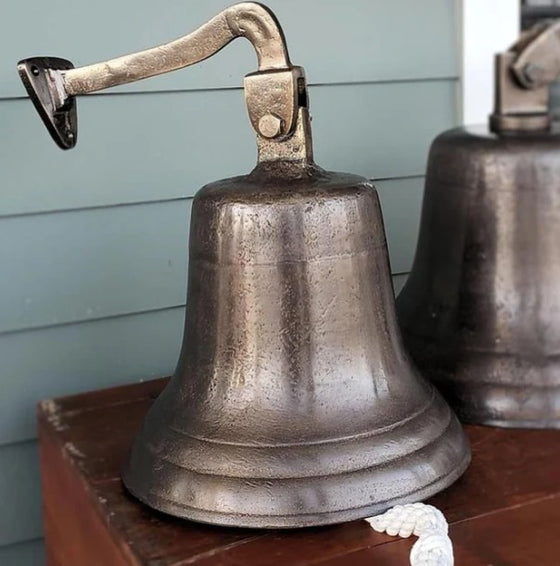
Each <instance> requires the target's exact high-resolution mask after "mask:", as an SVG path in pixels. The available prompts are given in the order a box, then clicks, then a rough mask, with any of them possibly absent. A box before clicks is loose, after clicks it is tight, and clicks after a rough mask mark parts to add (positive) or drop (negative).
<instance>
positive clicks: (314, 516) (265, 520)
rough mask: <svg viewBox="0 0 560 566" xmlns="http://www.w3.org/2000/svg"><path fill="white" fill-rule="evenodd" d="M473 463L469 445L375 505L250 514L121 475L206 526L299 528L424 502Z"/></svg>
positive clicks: (157, 503)
mask: <svg viewBox="0 0 560 566" xmlns="http://www.w3.org/2000/svg"><path fill="white" fill-rule="evenodd" d="M470 463H471V451H470V449H468V448H467V450H466V451H465V453H464V454H463V458H462V459H461V461H460V462H459V463H458V464H456V465H455V466H454V467H453V468H452V469H451V471H450V472H448V473H447V474H446V475H444V476H442V477H439V478H437V479H435V480H434V481H433V482H431V483H429V484H427V485H425V486H422V487H421V488H419V489H416V490H412V491H410V492H408V493H406V494H403V495H399V496H398V497H394V498H390V499H387V500H385V501H381V502H377V503H375V504H371V505H364V506H361V507H354V508H351V509H344V510H336V511H325V512H321V513H301V512H298V513H293V514H289V515H249V514H234V513H231V512H220V511H207V510H203V509H200V508H197V507H192V506H189V505H184V504H178V503H176V502H174V501H172V500H171V499H167V498H164V497H161V496H157V495H154V494H150V496H149V497H143V496H142V495H141V494H139V493H137V491H136V490H134V488H132V486H131V485H130V484H129V483H128V482H127V479H126V474H123V476H122V483H123V485H124V487H125V488H126V490H127V491H128V492H129V493H130V494H131V495H132V496H133V497H134V498H135V499H137V500H138V501H139V502H141V503H142V504H143V505H147V506H148V507H150V508H152V509H155V510H156V511H158V512H160V513H163V514H164V515H167V516H169V517H175V518H179V519H185V520H189V521H194V522H197V523H202V524H206V525H214V526H219V527H233V528H240V529H297V528H305V527H319V526H327V525H337V524H341V523H346V522H349V521H355V520H359V519H365V518H367V517H371V516H374V515H377V514H379V513H383V512H384V511H386V510H387V509H390V508H392V507H394V506H395V505H401V504H405V503H417V502H419V501H425V500H426V499H428V498H430V497H432V496H434V495H436V494H437V493H439V492H440V491H442V490H444V489H446V488H448V487H450V486H451V485H452V484H454V483H455V482H456V481H457V480H458V479H459V478H460V477H461V476H462V475H463V474H464V472H465V471H466V469H467V468H468V467H469V465H470Z"/></svg>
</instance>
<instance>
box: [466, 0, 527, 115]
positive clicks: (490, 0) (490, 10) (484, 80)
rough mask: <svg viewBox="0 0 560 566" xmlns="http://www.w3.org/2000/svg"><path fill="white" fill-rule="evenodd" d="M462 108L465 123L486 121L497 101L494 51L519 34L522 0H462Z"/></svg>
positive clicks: (510, 41) (506, 44) (501, 48)
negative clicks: (495, 94)
mask: <svg viewBox="0 0 560 566" xmlns="http://www.w3.org/2000/svg"><path fill="white" fill-rule="evenodd" d="M458 2H459V10H458V13H459V18H460V22H459V29H460V32H461V33H460V38H459V41H460V47H459V53H460V58H461V61H460V73H461V74H460V78H459V108H460V110H461V122H462V123H463V124H479V123H484V122H486V121H487V119H488V115H489V114H490V112H491V111H492V108H493V103H494V55H495V54H496V53H499V52H501V51H505V50H506V49H507V48H508V47H509V46H510V45H511V44H512V43H513V42H514V41H515V40H516V39H517V37H518V35H519V29H520V11H521V7H520V4H521V2H520V0H458Z"/></svg>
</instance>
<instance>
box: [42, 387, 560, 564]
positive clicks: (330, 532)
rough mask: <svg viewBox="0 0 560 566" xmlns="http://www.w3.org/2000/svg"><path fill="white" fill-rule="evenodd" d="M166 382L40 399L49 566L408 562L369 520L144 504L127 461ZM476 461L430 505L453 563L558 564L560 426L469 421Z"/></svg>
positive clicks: (403, 550) (403, 545)
mask: <svg viewBox="0 0 560 566" xmlns="http://www.w3.org/2000/svg"><path fill="white" fill-rule="evenodd" d="M164 384H165V380H163V379H160V380H155V381H151V382H147V383H142V384H137V385H131V386H125V387H118V388H114V389H108V390H104V391H97V392H94V393H88V394H84V395H77V396H73V397H66V398H61V399H55V400H50V401H44V402H42V403H41V404H40V405H39V435H40V449H41V465H42V482H43V496H44V517H45V533H46V544H47V556H48V565H49V566H139V565H142V566H148V565H149V566H187V565H190V564H196V565H197V566H210V565H212V566H220V565H230V566H265V565H282V564H286V565H290V566H302V565H308V564H314V565H316V564H321V565H323V566H326V565H329V566H335V565H337V566H342V565H345V566H346V565H352V566H354V565H355V566H360V565H364V566H365V565H368V566H372V565H378V566H407V565H408V553H409V550H410V547H411V545H412V543H413V542H414V540H416V539H415V538H414V537H413V539H410V540H403V539H398V538H392V537H389V536H386V535H381V534H378V533H376V532H374V531H373V530H372V529H371V528H370V527H369V526H368V524H367V523H366V522H365V521H354V522H352V523H347V524H343V525H338V526H331V527H322V528H313V529H302V530H297V531H256V530H242V529H232V528H220V527H209V526H205V525H199V524H196V523H190V522H188V521H182V520H177V519H173V518H170V517H167V516H164V515H162V514H159V513H156V512H153V511H151V510H150V509H148V508H147V507H145V506H143V505H142V504H140V503H137V502H136V501H135V500H134V499H132V498H131V497H130V496H128V494H127V493H126V492H125V491H124V489H123V487H122V485H121V482H120V479H119V470H120V469H121V466H122V464H123V461H124V459H125V458H126V454H127V450H128V448H129V446H130V444H131V441H132V438H133V437H134V435H135V433H136V431H137V429H138V427H139V425H140V422H141V421H142V418H143V416H144V414H145V413H146V410H147V409H148V407H149V406H150V404H151V403H152V401H153V399H154V398H155V397H156V396H157V395H158V394H159V392H160V391H161V389H162V388H163V386H164ZM468 433H469V436H470V439H471V442H472V448H473V463H472V465H471V467H470V468H469V470H468V471H467V473H466V474H465V475H464V476H463V478H461V479H460V480H459V481H458V482H457V483H456V484H455V485H454V486H452V487H451V488H450V489H448V490H447V491H445V492H444V493H441V494H440V495H438V496H436V497H434V498H433V499H432V500H431V501H430V503H433V504H434V505H436V506H437V507H439V508H440V509H441V510H442V511H443V512H444V513H445V515H446V517H447V519H448V521H449V522H450V524H451V528H450V535H451V537H452V540H453V543H454V546H455V561H456V565H457V566H474V565H477V566H504V565H515V566H525V565H526V566H558V565H560V431H519V430H500V429H493V428H483V427H468Z"/></svg>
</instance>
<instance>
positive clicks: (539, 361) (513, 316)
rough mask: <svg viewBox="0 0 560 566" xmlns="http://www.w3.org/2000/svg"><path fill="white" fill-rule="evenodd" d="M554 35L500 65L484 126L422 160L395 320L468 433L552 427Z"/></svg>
mask: <svg viewBox="0 0 560 566" xmlns="http://www.w3.org/2000/svg"><path fill="white" fill-rule="evenodd" d="M559 32H560V24H555V25H554V26H550V25H549V24H548V25H547V26H544V27H543V26H537V27H536V28H534V29H532V30H531V31H529V32H528V33H527V34H526V35H523V36H522V38H521V39H520V40H519V41H518V42H517V43H516V44H515V45H514V46H513V47H512V48H511V49H510V50H509V51H508V52H506V53H504V54H502V55H499V56H498V57H497V59H496V79H497V80H496V111H495V113H494V114H493V115H492V116H491V120H490V127H484V126H481V127H478V128H466V129H465V128H459V129H455V130H451V131H448V132H445V133H443V134H442V135H440V136H439V137H438V138H436V140H435V141H434V142H433V145H432V147H431V150H430V155H429V161H428V171H427V177H426V187H425V195H424V204H423V211H422V220H421V228H420V235H419V241H418V247H417V251H416V257H415V260H414V265H413V268H412V272H411V274H410V277H409V279H408V281H407V283H406V285H405V287H404V288H403V290H402V292H401V293H400V295H399V297H398V300H397V311H398V316H399V322H400V325H401V329H402V331H403V335H404V339H405V343H406V346H407V348H408V350H409V352H410V353H411V355H412V357H413V359H414V361H415V362H416V364H417V365H418V366H419V368H420V369H421V370H422V372H423V373H424V374H425V375H426V376H428V377H430V378H432V379H433V380H434V381H435V383H436V384H437V385H438V387H439V388H440V389H441V391H442V392H443V393H444V395H445V396H446V397H447V399H448V400H449V401H450V403H451V404H452V406H453V407H454V408H455V409H456V410H457V412H458V414H459V416H460V417H461V418H462V419H464V420H465V421H468V422H472V423H481V424H489V425H497V426H516V427H553V428H558V427H560V357H559V353H560V293H559V288H560V253H559V247H558V246H559V243H560V136H559V135H558V133H556V132H555V131H553V129H551V128H550V124H549V118H548V112H547V99H548V83H550V81H551V80H552V79H553V78H554V77H555V76H557V75H558V73H559V71H560V69H559V68H558V67H557V65H558V59H557V58H555V52H556V53H557V52H558V47H559V46H558V33H559ZM555 66H556V68H555Z"/></svg>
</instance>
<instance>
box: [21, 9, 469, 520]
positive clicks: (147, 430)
mask: <svg viewBox="0 0 560 566" xmlns="http://www.w3.org/2000/svg"><path fill="white" fill-rule="evenodd" d="M238 36H244V37H246V38H248V39H249V40H250V41H251V43H252V44H253V45H254V47H255V49H256V51H257V56H258V61H259V70H258V72H256V73H253V74H251V75H248V76H247V77H246V78H245V97H246V101H247V106H248V111H249V117H250V120H251V124H252V125H253V127H254V129H255V131H256V133H257V145H258V165H257V166H256V168H255V169H254V170H253V172H252V173H250V174H249V175H245V176H242V177H236V178H233V179H226V180H223V181H219V182H216V183H212V184H210V185H207V186H205V187H204V188H202V189H201V190H200V191H199V192H198V193H197V195H196V196H195V198H194V202H193V208H192V223H191V235H190V254H189V280H188V292H187V315H186V322H185V331H184V339H183V348H182V352H181V356H180V360H179V363H178V366H177V369H176V371H175V374H174V376H173V378H172V379H171V381H170V383H169V384H168V386H167V387H166V389H165V390H164V392H163V393H162V394H161V396H160V397H159V398H158V399H157V400H156V402H155V403H154V405H153V406H152V408H151V410H150V411H149V413H148V415H147V417H146V419H145V421H144V424H143V426H142V429H141V431H140V432H139V434H138V436H137V438H136V441H135V443H134V446H133V448H132V452H131V456H130V460H129V462H128V464H127V466H126V469H125V471H124V475H123V480H124V484H125V485H126V487H127V488H128V489H129V490H130V492H131V493H132V494H134V495H135V496H136V497H137V498H138V499H140V500H141V501H143V502H145V503H147V504H148V505H149V506H151V507H154V508H156V509H158V510H161V511H163V512H165V513H169V514H172V515H176V516H180V517H186V518H189V519H193V520H196V521H201V522H208V523H215V524H220V525H233V526H244V527H263V528H271V527H303V526H309V525H321V524H328V523H337V522H342V521H347V520H350V519H355V518H359V517H365V516H368V515H372V514H374V513H377V512H379V511H382V510H384V509H386V508H388V507H391V506H392V505H394V504H396V503H400V502H406V501H417V500H419V499H423V498H425V497H428V496H429V495H432V494H433V493H435V492H437V491H439V490H441V489H442V488H444V487H446V486H448V485H449V484H451V483H452V482H453V481H454V480H455V479H457V478H458V477H459V475H460V474H461V473H462V472H463V471H464V469H465V468H466V466H467V464H468V462H469V459H470V452H469V448H468V444H467V441H466V438H465V435H464V432H463V430H462V428H461V426H460V424H459V422H458V420H457V419H456V417H455V415H454V414H453V413H452V412H451V410H450V409H449V407H448V406H447V404H446V403H445V402H444V401H443V399H442V398H441V397H440V395H439V394H438V393H437V392H436V390H435V388H434V387H433V386H432V385H431V384H430V383H429V382H428V381H426V380H424V379H423V378H421V377H419V376H418V374H417V372H416V370H415V369H414V368H413V367H412V366H411V364H410V362H409V359H408V357H407V355H406V354H405V352H404V350H403V348H402V345H401V338H400V335H399V331H398V328H397V321H396V314H395V310H394V298H393V289H392V284H391V277H390V269H389V263H388V256H387V248H386V243H385V234H384V229H383V222H382V217H381V211H380V208H379V202H378V198H377V194H376V191H375V189H374V187H373V186H372V185H371V184H370V183H369V182H368V181H366V180H365V179H363V178H361V177H357V176H354V175H348V174H340V173H330V172H327V171H324V170H323V169H321V168H320V167H318V166H316V165H315V164H314V162H313V158H312V148H311V135H310V124H309V114H308V108H307V87H306V83H305V77H304V73H303V70H302V69H301V68H300V67H295V66H292V64H291V63H290V60H289V58H288V53H287V50H286V46H285V43H284V38H283V34H282V31H281V29H280V27H279V25H278V23H277V21H276V19H275V18H274V16H273V15H272V14H271V13H270V12H269V11H268V10H267V9H266V8H265V7H263V6H261V5H259V4H254V3H242V4H238V5H235V6H232V7H231V8H229V9H226V10H225V11H223V12H222V13H220V14H219V15H217V16H216V17H215V18H214V19H212V20H211V21H210V22H208V23H207V24H205V25H203V26H202V27H201V28H199V29H198V30H197V31H195V32H194V33H192V34H191V35H189V36H185V37H184V38H182V39H179V40H177V41H175V42H173V43H171V44H168V45H166V46H162V47H159V48H156V49H150V50H147V51H144V52H142V53H138V54H133V55H129V56H126V57H122V58H120V59H116V60H114V61H109V62H105V63H101V64H97V65H92V66H90V67H85V68H80V69H73V68H72V67H71V65H70V64H69V63H68V62H66V61H61V60H53V59H31V60H25V61H23V62H21V63H20V67H19V68H20V73H21V75H22V78H23V80H24V82H25V84H26V85H27V87H28V90H29V93H30V95H31V97H32V98H33V99H34V101H35V104H36V105H37V106H38V108H39V110H40V112H41V114H42V116H43V118H44V119H45V121H46V123H47V125H48V126H49V129H50V130H51V132H52V133H53V135H54V137H55V139H56V140H57V142H58V143H59V144H60V145H61V146H62V147H70V146H72V145H73V144H74V143H75V140H76V131H75V124H76V121H75V114H74V113H75V100H74V96H75V95H77V94H83V93H86V92H90V91H92V90H98V89H101V88H105V87H107V86H113V85H116V84H121V83H123V82H126V81H131V80H137V79H140V78H144V77H146V76H150V75H154V74H156V73H160V72H164V71H168V70H171V69H174V68H178V67H184V66H187V65H189V64H192V63H194V62H197V61H200V60H202V59H204V58H206V57H209V56H210V55H212V54H213V53H214V52H216V51H218V50H219V49H221V48H222V47H223V46H224V45H226V44H227V43H228V42H229V41H231V40H232V39H234V38H235V37H238Z"/></svg>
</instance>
